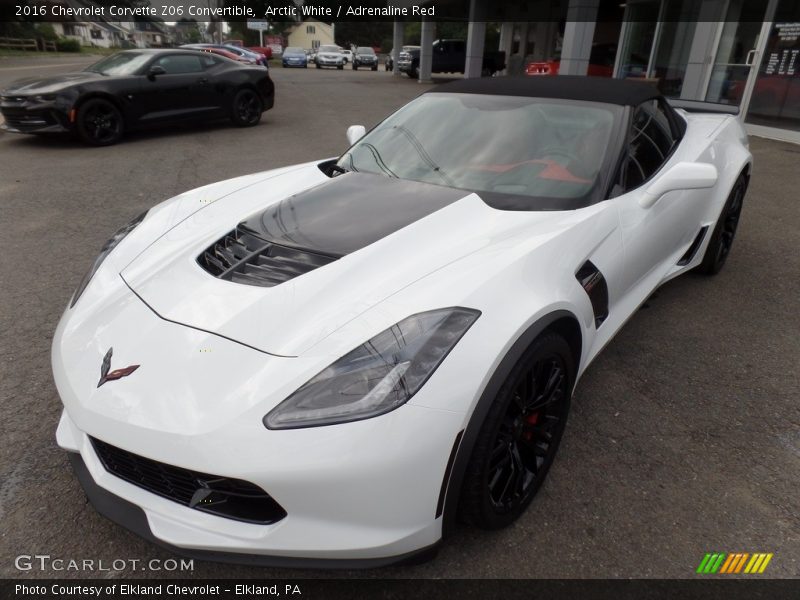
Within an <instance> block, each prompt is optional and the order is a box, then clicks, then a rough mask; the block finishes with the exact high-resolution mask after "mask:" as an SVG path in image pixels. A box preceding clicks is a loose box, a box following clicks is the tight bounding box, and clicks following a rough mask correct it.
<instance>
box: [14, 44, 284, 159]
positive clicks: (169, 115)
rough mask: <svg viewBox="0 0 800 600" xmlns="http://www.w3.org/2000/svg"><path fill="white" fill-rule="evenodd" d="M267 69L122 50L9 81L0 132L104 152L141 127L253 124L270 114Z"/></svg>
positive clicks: (181, 53) (178, 53) (185, 53)
mask: <svg viewBox="0 0 800 600" xmlns="http://www.w3.org/2000/svg"><path fill="white" fill-rule="evenodd" d="M274 97H275V88H274V85H273V83H272V80H271V79H270V76H269V71H268V70H267V69H266V68H264V67H261V66H245V65H241V64H239V63H236V62H234V61H232V60H228V59H226V58H223V57H221V56H217V55H214V54H210V53H207V52H201V51H197V50H127V51H124V52H119V53H117V54H113V55H111V56H108V57H106V58H104V59H103V60H101V61H99V62H97V63H95V64H93V65H91V66H90V67H87V68H86V69H85V70H83V71H79V72H77V73H68V74H65V75H59V76H55V77H46V78H32V79H23V80H20V81H15V82H14V83H12V84H10V85H9V87H7V88H6V89H5V90H3V91H2V92H0V111H1V112H2V113H3V117H4V118H5V123H4V124H3V129H5V130H6V131H10V132H15V133H36V134H43V133H58V132H69V133H75V134H77V135H78V136H79V137H80V138H81V139H82V140H83V141H85V142H87V143H89V144H93V145H98V146H105V145H109V144H113V143H115V142H117V141H119V139H120V138H121V137H122V135H123V134H124V133H125V132H127V131H131V130H134V129H140V128H145V127H148V126H162V125H165V124H172V123H179V122H185V121H192V120H195V121H197V120H199V121H208V120H212V119H218V118H229V119H230V120H231V121H233V123H234V124H235V125H237V126H240V127H249V126H253V125H256V124H258V122H259V121H260V120H261V113H262V112H264V111H265V110H268V109H270V108H272V105H273V102H274Z"/></svg>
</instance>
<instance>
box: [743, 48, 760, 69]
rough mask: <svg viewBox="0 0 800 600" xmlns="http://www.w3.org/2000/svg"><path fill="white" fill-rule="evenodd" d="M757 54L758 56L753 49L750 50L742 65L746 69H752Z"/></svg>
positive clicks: (756, 51)
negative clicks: (746, 67) (744, 65)
mask: <svg viewBox="0 0 800 600" xmlns="http://www.w3.org/2000/svg"><path fill="white" fill-rule="evenodd" d="M757 54H758V50H755V49H753V50H750V52H748V53H747V56H746V57H745V59H744V64H746V65H747V66H748V67H752V66H753V63H754V62H755V58H756V55H757Z"/></svg>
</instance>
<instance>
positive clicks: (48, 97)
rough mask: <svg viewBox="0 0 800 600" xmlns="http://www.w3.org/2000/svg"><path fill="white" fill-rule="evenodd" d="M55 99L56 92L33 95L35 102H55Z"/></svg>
mask: <svg viewBox="0 0 800 600" xmlns="http://www.w3.org/2000/svg"><path fill="white" fill-rule="evenodd" d="M55 100H56V95H55V94H41V95H39V96H34V97H33V101H34V102H40V103H44V102H55Z"/></svg>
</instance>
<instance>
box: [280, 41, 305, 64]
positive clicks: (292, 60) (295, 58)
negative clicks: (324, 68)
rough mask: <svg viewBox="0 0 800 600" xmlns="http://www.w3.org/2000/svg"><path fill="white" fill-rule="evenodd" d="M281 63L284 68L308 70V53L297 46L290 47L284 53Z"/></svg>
mask: <svg viewBox="0 0 800 600" xmlns="http://www.w3.org/2000/svg"><path fill="white" fill-rule="evenodd" d="M281 63H282V64H283V66H284V67H287V68H288V67H300V68H303V69H305V68H308V56H306V51H305V50H303V49H302V48H298V47H296V46H289V47H288V48H286V49H285V50H284V51H283V56H282V57H281Z"/></svg>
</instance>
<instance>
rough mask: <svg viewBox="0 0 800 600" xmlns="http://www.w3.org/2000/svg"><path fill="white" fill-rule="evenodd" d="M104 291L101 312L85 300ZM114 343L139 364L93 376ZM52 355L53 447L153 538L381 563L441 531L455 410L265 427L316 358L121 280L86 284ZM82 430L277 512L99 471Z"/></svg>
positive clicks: (425, 544) (458, 425) (119, 359)
mask: <svg viewBox="0 0 800 600" xmlns="http://www.w3.org/2000/svg"><path fill="white" fill-rule="evenodd" d="M95 283H96V284H98V285H99V282H95ZM106 301H107V302H108V307H107V309H102V308H100V307H99V306H98V305H96V304H95V302H106ZM111 346H113V347H114V358H113V368H117V367H118V366H119V367H121V366H125V365H127V364H133V363H134V362H137V364H138V363H141V368H139V369H138V370H137V371H136V372H135V373H134V374H133V375H131V376H130V377H127V378H124V379H122V380H120V381H115V382H112V383H108V384H105V385H103V386H102V387H97V378H98V370H99V365H100V363H101V362H102V358H103V354H104V353H105V352H106V350H107V349H108V348H109V347H111ZM198 349H200V351H199V352H198ZM208 349H213V352H211V353H209V352H208V351H207V350H208ZM327 361H328V357H326V358H325V359H324V361H323V362H327ZM52 362H53V375H54V379H55V383H56V388H57V389H58V392H59V395H60V397H61V399H62V401H63V403H64V406H65V410H64V412H63V414H62V417H61V421H60V423H59V426H58V431H57V434H56V438H57V441H58V444H59V446H61V447H62V448H63V449H65V450H67V451H69V452H71V453H78V454H80V457H81V460H82V461H83V463H84V464H85V468H86V470H87V472H88V474H89V476H90V477H91V479H92V481H93V482H94V484H95V485H96V486H98V487H100V488H102V489H103V490H105V492H107V493H109V494H112V495H114V496H116V497H118V498H120V499H122V500H124V501H126V502H128V503H131V504H133V505H135V506H136V507H138V510H140V511H142V512H143V513H144V518H145V519H146V522H147V525H148V529H149V532H150V534H149V535H152V537H154V538H156V539H157V540H158V542H159V543H162V544H167V545H169V546H175V547H179V548H184V549H191V550H192V551H194V550H202V551H204V552H226V553H237V554H238V555H240V556H241V557H242V558H243V560H248V559H246V555H248V554H253V555H259V556H262V557H263V556H267V557H276V556H277V557H281V560H283V559H286V560H288V559H299V558H303V559H308V558H310V559H320V560H363V559H368V560H377V561H383V562H382V563H381V564H385V563H386V562H387V561H394V560H395V559H396V558H397V557H400V558H401V559H402V558H407V555H409V554H412V553H416V552H418V551H421V550H426V549H429V548H430V547H431V546H433V545H435V544H436V543H438V541H439V540H440V538H441V532H442V518H441V515H440V512H439V505H440V498H441V497H442V495H443V493H444V492H445V491H446V490H445V489H444V488H443V481H445V479H446V477H445V475H446V472H447V461H448V458H449V456H450V454H451V451H452V448H453V443H454V440H455V439H456V436H457V435H458V432H459V431H461V430H462V429H463V427H464V422H465V414H464V413H460V412H454V411H450V410H441V409H433V408H427V407H425V406H423V405H415V404H413V403H408V404H406V405H404V406H402V407H400V408H398V409H397V410H394V411H392V412H390V413H387V414H385V415H381V416H379V417H375V418H372V419H367V420H363V421H357V422H353V423H346V424H341V425H332V426H326V427H317V428H307V429H295V430H281V431H271V430H268V429H266V428H265V427H264V425H263V424H262V422H261V419H262V417H263V416H264V415H265V414H266V413H267V412H269V410H270V409H271V408H272V407H273V406H274V405H275V404H276V402H277V401H280V400H282V399H283V398H285V397H286V395H288V393H290V390H292V389H296V388H297V387H299V386H300V385H302V383H304V382H305V381H306V380H307V379H308V378H309V377H310V376H311V375H313V374H314V373H315V372H318V371H319V369H320V364H321V363H320V360H319V359H311V358H309V359H303V358H281V357H274V356H270V355H265V354H263V353H260V352H258V351H256V350H253V349H250V348H247V347H245V346H242V345H241V344H238V343H236V342H233V341H230V340H226V339H225V338H220V337H218V336H214V335H213V334H208V333H205V332H201V331H199V330H195V329H191V328H188V327H184V326H181V325H177V324H174V323H169V322H166V321H163V320H162V319H161V318H159V317H158V316H157V315H155V314H154V313H153V312H152V311H151V310H150V309H149V308H148V307H147V306H146V305H144V304H143V303H142V302H141V301H140V300H139V299H138V298H136V297H135V296H133V295H132V294H130V292H128V291H126V290H124V289H123V290H119V291H116V292H108V296H107V297H106V298H99V297H98V295H97V294H93V291H92V290H91V289H89V290H87V292H86V295H85V296H82V297H81V300H80V301H79V303H78V304H76V306H75V308H74V309H70V310H68V311H67V312H66V313H65V315H64V317H63V318H62V320H61V322H60V323H59V326H58V328H57V330H56V333H55V336H54V339H53V357H52ZM448 388H449V389H453V386H446V388H445V389H448ZM425 391H426V390H422V391H420V392H419V393H418V396H419V397H420V399H424V392H425ZM427 391H428V393H433V394H436V395H440V394H441V393H442V392H441V391H436V390H435V389H433V390H431V389H430V386H429V389H428V390H427ZM452 393H456V391H452ZM89 436H91V437H94V438H96V439H99V440H101V441H103V442H106V443H109V444H112V445H113V446H115V447H117V448H121V449H123V450H125V451H127V452H130V453H133V454H135V455H138V456H141V457H144V458H148V459H151V460H154V461H158V462H160V463H164V464H166V465H171V466H175V467H179V468H182V469H190V470H193V471H198V472H201V473H212V474H215V475H218V476H220V477H225V478H231V479H238V480H242V481H245V482H249V483H252V484H254V485H256V486H258V487H259V488H261V489H262V490H264V491H265V492H266V493H267V494H269V495H270V496H271V497H272V498H273V499H274V500H275V501H276V502H277V503H278V504H279V505H280V506H281V507H283V509H284V510H285V511H286V513H287V515H286V516H285V517H284V518H282V519H281V520H280V521H278V522H276V523H272V524H267V525H264V524H253V523H245V522H242V521H236V520H233V519H231V518H226V517H223V516H218V515H215V514H209V513H206V512H202V511H200V510H197V509H195V508H190V507H189V506H186V505H183V504H180V503H178V502H176V501H173V500H170V499H167V498H165V497H162V496H160V495H156V494H154V493H152V492H150V491H147V490H145V489H143V488H141V487H138V486H137V485H133V484H132V483H129V482H128V481H125V480H124V479H121V478H120V477H117V476H115V475H113V474H112V473H110V472H109V471H107V470H106V469H105V467H104V466H103V464H102V462H101V461H100V459H99V457H98V456H97V454H96V452H95V449H94V447H93V446H92V443H91V441H90V439H89ZM101 512H102V511H101ZM140 520H141V519H140ZM123 524H125V523H123ZM145 537H148V536H145Z"/></svg>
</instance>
